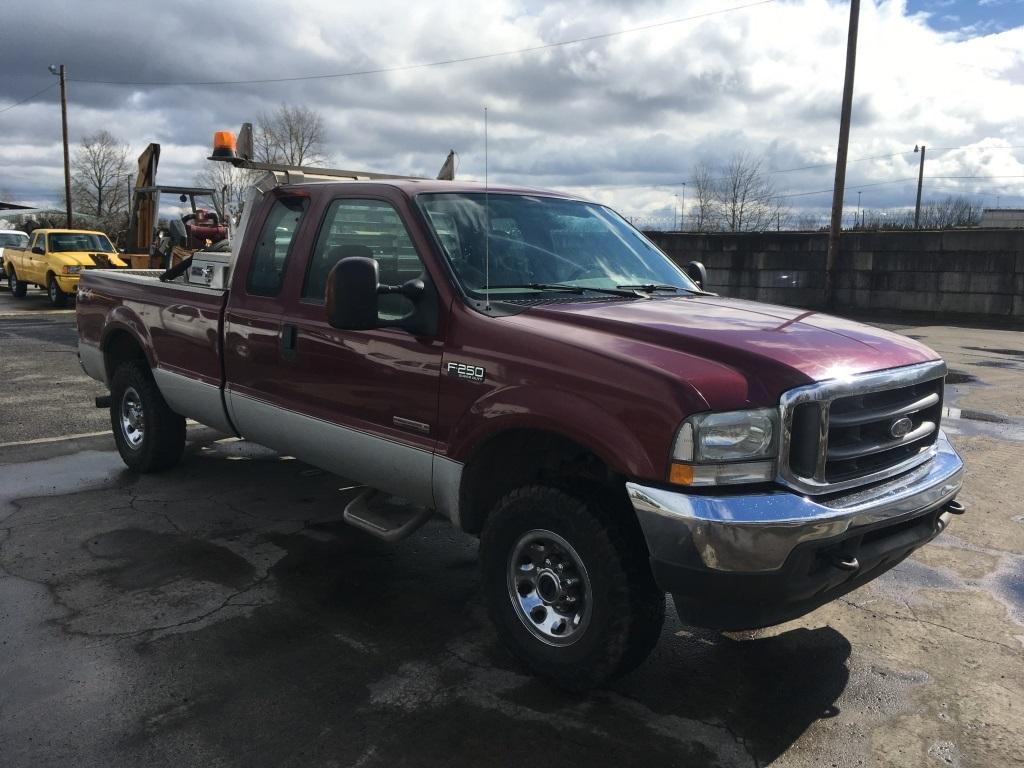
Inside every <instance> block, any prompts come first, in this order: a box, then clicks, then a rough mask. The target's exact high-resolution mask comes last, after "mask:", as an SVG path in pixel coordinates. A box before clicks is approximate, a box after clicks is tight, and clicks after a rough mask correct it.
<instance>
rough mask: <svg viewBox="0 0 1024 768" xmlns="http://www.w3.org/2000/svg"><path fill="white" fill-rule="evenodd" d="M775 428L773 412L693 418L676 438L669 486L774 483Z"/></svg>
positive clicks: (698, 415)
mask: <svg viewBox="0 0 1024 768" xmlns="http://www.w3.org/2000/svg"><path fill="white" fill-rule="evenodd" d="M777 425H778V412H777V411H776V410H775V409H773V408H758V409H754V410H749V411H729V412H727V413H700V414H697V415H696V416H691V417H690V418H688V419H687V420H686V421H684V422H683V425H682V426H681V427H680V428H679V432H678V434H677V435H676V441H675V445H674V446H673V448H672V467H671V472H670V477H669V479H670V481H671V482H673V483H677V484H679V485H720V484H731V483H751V482H764V481H767V480H771V479H772V478H773V477H774V476H775V462H774V460H773V459H774V457H775V454H776V450H777V445H778V429H777Z"/></svg>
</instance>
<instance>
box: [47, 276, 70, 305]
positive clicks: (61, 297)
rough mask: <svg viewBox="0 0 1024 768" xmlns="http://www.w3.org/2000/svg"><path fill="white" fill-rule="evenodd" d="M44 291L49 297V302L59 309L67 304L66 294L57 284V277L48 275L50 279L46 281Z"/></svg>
mask: <svg viewBox="0 0 1024 768" xmlns="http://www.w3.org/2000/svg"><path fill="white" fill-rule="evenodd" d="M46 292H47V294H48V295H49V297H50V303H51V304H52V305H53V306H55V307H57V308H58V309H61V308H63V307H66V306H67V305H68V295H67V294H66V293H65V292H64V291H62V290H61V288H60V286H59V285H58V284H57V278H56V277H54V276H53V275H50V279H49V280H48V281H47V286H46Z"/></svg>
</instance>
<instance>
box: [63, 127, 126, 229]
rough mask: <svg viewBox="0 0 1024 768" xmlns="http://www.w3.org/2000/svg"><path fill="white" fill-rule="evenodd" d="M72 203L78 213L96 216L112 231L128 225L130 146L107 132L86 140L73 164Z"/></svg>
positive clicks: (85, 138)
mask: <svg viewBox="0 0 1024 768" xmlns="http://www.w3.org/2000/svg"><path fill="white" fill-rule="evenodd" d="M71 172H72V177H71V200H72V203H73V204H74V208H75V210H76V211H77V212H80V213H83V214H89V215H90V216H95V217H96V218H97V219H98V220H99V222H100V223H101V225H102V226H103V227H104V228H106V229H107V230H109V231H116V230H118V229H123V228H124V226H125V225H126V222H127V215H128V205H129V200H128V197H129V192H128V183H129V179H130V178H131V170H130V168H129V165H128V145H127V144H122V143H121V141H120V140H119V139H117V138H115V137H114V136H113V135H111V133H110V132H109V131H107V130H100V131H97V132H96V133H93V134H90V135H88V136H86V137H84V138H83V139H82V141H81V143H80V144H79V145H78V149H76V150H75V157H74V159H73V160H72V163H71Z"/></svg>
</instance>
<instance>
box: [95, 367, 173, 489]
mask: <svg viewBox="0 0 1024 768" xmlns="http://www.w3.org/2000/svg"><path fill="white" fill-rule="evenodd" d="M110 426H111V428H112V429H113V431H114V441H115V442H116V443H117V450H118V452H119V453H120V454H121V458H122V460H124V463H125V464H127V465H128V467H129V468H130V469H134V470H135V471H137V472H143V473H145V472H159V471H160V470H162V469H168V468H169V467H172V466H174V465H175V464H177V463H178V460H179V459H180V458H181V453H182V451H183V450H184V449H185V417H183V416H179V415H178V414H177V413H175V412H174V411H172V410H171V409H170V407H169V406H168V405H167V402H166V401H165V400H164V398H163V395H161V394H160V390H159V389H157V386H156V382H155V381H153V375H152V373H150V370H149V367H148V366H147V365H146V364H145V363H142V362H139V361H137V360H132V361H128V362H124V363H121V364H120V365H119V366H118V367H117V370H116V371H115V372H114V376H113V378H112V379H111V382H110Z"/></svg>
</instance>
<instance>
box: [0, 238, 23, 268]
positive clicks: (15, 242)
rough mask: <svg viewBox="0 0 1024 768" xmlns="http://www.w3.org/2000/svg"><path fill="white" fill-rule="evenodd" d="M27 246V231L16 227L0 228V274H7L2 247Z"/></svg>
mask: <svg viewBox="0 0 1024 768" xmlns="http://www.w3.org/2000/svg"><path fill="white" fill-rule="evenodd" d="M6 246H10V247H11V248H28V233H27V232H22V231H21V230H18V229H0V274H4V275H5V274H7V267H6V266H5V265H4V248H5V247H6Z"/></svg>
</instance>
